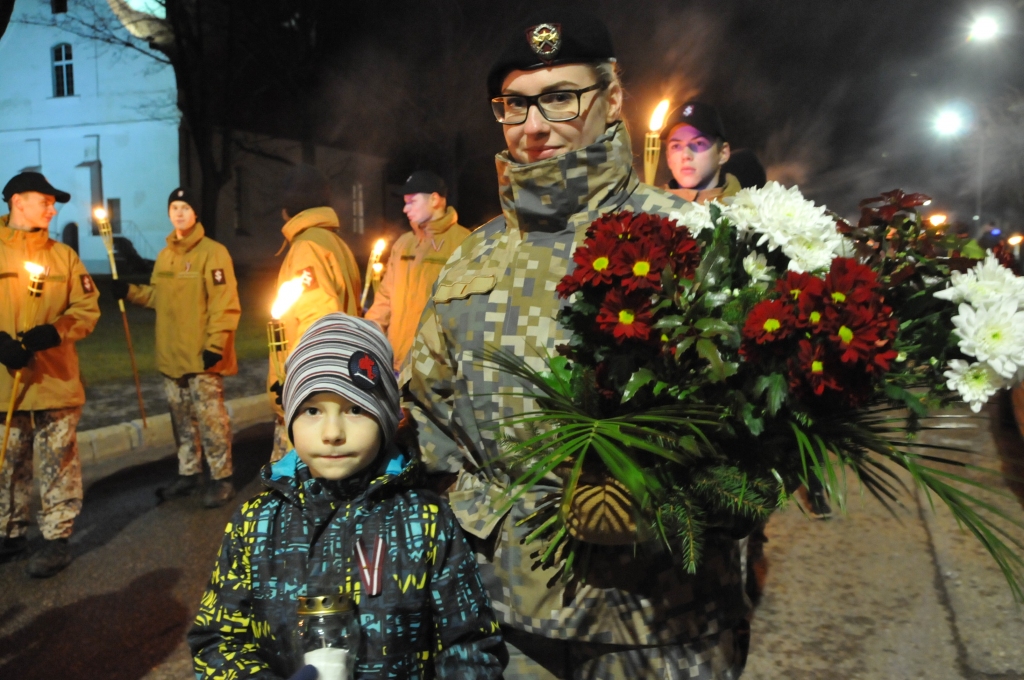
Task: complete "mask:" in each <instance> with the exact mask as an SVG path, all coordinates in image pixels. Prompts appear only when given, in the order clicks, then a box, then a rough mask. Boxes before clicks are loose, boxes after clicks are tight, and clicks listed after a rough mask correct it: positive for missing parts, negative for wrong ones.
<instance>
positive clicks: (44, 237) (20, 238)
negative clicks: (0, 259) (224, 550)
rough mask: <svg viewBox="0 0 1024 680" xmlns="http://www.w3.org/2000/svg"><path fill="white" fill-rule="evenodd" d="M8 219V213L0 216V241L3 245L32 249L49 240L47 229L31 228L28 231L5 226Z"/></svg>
mask: <svg viewBox="0 0 1024 680" xmlns="http://www.w3.org/2000/svg"><path fill="white" fill-rule="evenodd" d="M10 219H11V216H10V215H4V216H2V217H0V242H2V243H3V244H4V245H6V246H8V247H11V248H17V249H19V250H21V249H25V250H28V251H33V250H38V249H40V248H42V247H43V246H44V245H46V242H47V241H49V240H50V230H49V229H32V230H30V231H23V230H21V229H15V228H14V227H9V226H7V225H8V223H9V222H10Z"/></svg>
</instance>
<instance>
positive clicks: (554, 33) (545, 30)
mask: <svg viewBox="0 0 1024 680" xmlns="http://www.w3.org/2000/svg"><path fill="white" fill-rule="evenodd" d="M526 40H527V42H529V43H530V49H531V50H533V51H534V53H535V54H536V55H537V56H538V57H540V58H541V60H543V61H551V60H553V59H554V58H555V56H556V55H557V54H558V50H560V49H561V48H562V25H561V24H538V25H536V26H532V27H530V28H528V29H526Z"/></svg>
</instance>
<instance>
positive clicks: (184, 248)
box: [167, 222, 206, 254]
mask: <svg viewBox="0 0 1024 680" xmlns="http://www.w3.org/2000/svg"><path fill="white" fill-rule="evenodd" d="M204 236H206V230H205V229H203V223H202V222H196V226H194V227H192V231H190V232H189V233H188V236H186V237H185V238H183V239H179V238H178V232H176V231H172V232H171V233H170V234H168V235H167V247H168V248H170V249H171V250H173V251H174V252H176V253H178V254H181V253H187V252H188V251H190V250H192V249H193V248H195V247H196V244H197V243H199V242H200V241H202V240H203V237H204Z"/></svg>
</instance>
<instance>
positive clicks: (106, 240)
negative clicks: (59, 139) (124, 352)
mask: <svg viewBox="0 0 1024 680" xmlns="http://www.w3.org/2000/svg"><path fill="white" fill-rule="evenodd" d="M92 214H93V217H95V218H96V223H97V224H98V225H99V228H100V238H102V239H103V245H104V246H105V247H106V249H107V257H109V258H110V275H111V276H112V277H113V279H114V280H115V281H116V280H117V263H116V262H115V261H114V230H113V228H112V227H111V225H110V219H109V218H108V217H107V211H106V210H104V209H103V208H96V209H95V210H93V212H92ZM117 306H118V307H119V308H120V309H121V321H122V322H123V323H124V338H125V340H127V341H128V358H129V359H131V362H132V377H133V378H135V394H136V396H138V398H139V413H140V414H142V426H143V427H149V424H148V423H147V422H146V406H145V405H144V404H143V402H142V385H141V384H140V383H139V368H138V366H136V365H135V348H134V347H133V346H132V334H131V331H129V330H128V313H127V312H126V311H125V310H124V300H118V301H117Z"/></svg>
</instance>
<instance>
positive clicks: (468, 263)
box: [406, 124, 748, 645]
mask: <svg viewBox="0 0 1024 680" xmlns="http://www.w3.org/2000/svg"><path fill="white" fill-rule="evenodd" d="M632 160H633V157H632V150H631V148H630V144H629V137H628V134H627V133H626V130H625V128H624V126H623V125H622V124H616V125H614V126H612V127H611V128H609V130H608V132H607V133H605V135H603V136H602V137H601V138H600V139H599V140H598V141H597V142H596V143H595V144H593V145H591V146H589V147H587V148H585V149H582V150H580V151H576V152H573V153H569V154H566V155H563V156H558V157H556V158H552V159H548V160H543V161H539V162H537V163H531V164H524V165H520V164H516V163H513V162H511V161H510V160H509V158H508V156H507V152H503V153H501V154H499V155H498V157H497V166H498V183H499V192H500V197H501V202H502V212H503V216H501V217H498V218H496V219H494V220H492V221H491V222H489V223H488V224H485V225H484V226H482V227H480V228H479V229H478V230H476V231H475V232H474V233H473V234H471V235H470V236H469V238H467V239H466V241H464V242H463V244H462V246H461V248H460V249H459V250H458V251H456V252H455V253H454V254H453V255H452V258H451V260H449V261H448V264H447V265H446V267H445V269H444V271H442V272H441V274H440V278H439V279H438V283H437V286H436V288H435V290H434V295H433V297H432V299H431V301H430V302H429V303H428V304H427V308H426V310H425V311H424V314H423V318H422V321H421V324H420V331H419V334H418V336H417V339H416V342H415V344H414V345H413V349H412V353H411V355H410V358H409V362H408V363H407V365H406V370H407V371H409V373H408V376H409V378H410V382H409V385H408V388H409V391H410V394H411V395H412V399H413V403H412V405H411V406H412V412H413V416H414V417H415V418H416V420H417V425H418V427H419V441H420V448H421V450H422V456H423V460H424V462H425V464H426V466H427V468H428V470H431V471H435V472H457V473H458V479H457V481H456V483H455V486H454V488H453V489H452V490H451V492H450V494H449V499H450V502H451V504H452V510H453V511H454V512H455V516H456V517H457V518H458V520H459V522H460V523H461V524H462V526H463V528H464V529H465V530H466V531H467V532H468V533H470V534H472V535H473V536H475V537H476V538H477V539H480V540H479V541H477V542H476V545H477V547H478V550H479V552H480V555H479V557H478V560H479V561H480V562H481V569H482V574H483V577H484V582H485V583H486V584H487V586H488V589H489V590H490V593H491V598H492V601H493V602H494V608H495V611H496V612H497V613H498V615H499V617H501V619H502V623H505V624H508V625H512V626H514V627H516V628H519V629H522V630H525V631H527V632H530V633H535V634H539V635H544V636H547V637H550V638H556V639H573V640H586V641H591V642H603V643H612V644H623V645H654V644H676V643H683V644H685V643H688V642H690V641H695V640H696V639H697V638H699V637H702V636H713V635H715V633H717V632H719V631H724V630H726V629H729V628H732V627H733V626H735V625H736V624H737V623H738V622H739V621H740V620H741V619H742V617H743V616H744V615H745V614H746V613H747V611H748V601H747V600H746V599H745V598H744V595H743V592H742V586H741V583H742V579H741V569H740V562H739V554H738V548H737V545H736V542H735V541H733V540H728V539H726V538H724V537H723V538H721V539H719V540H718V541H717V542H711V541H709V544H708V546H707V551H706V554H705V561H704V564H703V566H702V569H701V571H699V572H698V574H696V575H693V576H691V575H688V574H687V573H686V572H685V571H684V569H683V568H682V567H681V566H679V564H678V562H675V561H674V560H675V559H676V558H673V557H672V556H670V555H667V554H666V553H665V552H663V551H660V550H659V548H658V546H657V545H641V546H633V545H629V546H622V547H612V548H604V547H601V548H597V547H595V550H596V552H595V554H594V556H593V557H592V559H591V561H590V571H589V573H588V576H587V580H586V582H585V584H576V585H575V586H574V587H567V586H565V585H563V584H562V583H561V581H560V580H559V579H558V578H557V577H556V573H555V571H554V570H550V569H539V568H537V569H534V568H533V567H534V559H533V558H532V557H531V553H533V552H535V551H536V550H537V545H521V539H522V538H523V537H524V536H525V534H526V533H527V529H526V527H517V526H515V523H516V521H518V520H520V519H522V518H524V517H526V516H528V515H529V514H531V513H532V512H533V511H534V510H535V509H536V508H537V507H538V504H539V503H540V502H541V501H542V500H543V499H545V497H548V498H550V494H552V493H555V492H557V491H558V488H559V481H558V479H557V478H554V477H552V478H550V479H548V480H547V485H546V486H545V484H544V483H542V484H540V485H538V486H537V487H534V490H532V491H531V492H530V493H527V494H526V495H525V496H524V497H523V498H522V499H521V500H520V501H519V502H518V503H517V504H516V506H515V507H513V508H512V510H511V512H510V513H509V514H508V515H506V516H504V517H502V516H500V515H498V514H497V512H496V511H495V508H497V507H498V506H500V505H501V504H502V503H501V501H500V500H499V499H500V498H501V496H502V492H503V490H504V489H505V485H506V484H507V482H508V477H507V476H506V475H505V474H504V473H503V472H502V471H501V465H500V464H496V461H497V459H498V458H499V457H500V455H501V452H500V448H499V445H498V442H497V438H498V435H499V432H498V431H497V429H496V427H495V425H494V423H496V422H497V421H498V419H500V418H503V417H508V416H512V415H514V414H517V413H524V412H527V411H530V410H533V409H535V408H536V406H535V405H534V404H532V403H531V402H530V401H528V400H526V399H524V398H523V397H522V396H520V395H518V394H514V393H513V392H514V390H516V388H518V387H520V386H519V385H518V383H517V382H516V381H515V379H513V378H511V377H510V376H508V375H507V374H505V373H501V372H499V371H497V370H496V369H494V368H491V367H488V366H483V365H482V363H481V352H482V351H483V350H484V349H485V348H500V349H502V350H504V351H507V352H512V353H514V354H516V355H518V356H520V357H524V358H525V359H526V360H527V361H528V362H529V363H530V365H531V366H532V367H533V368H535V369H542V368H543V366H544V364H543V361H542V359H541V357H544V356H553V355H554V354H555V347H556V346H557V345H559V344H562V343H565V342H567V341H568V339H569V334H568V332H567V331H566V330H565V329H563V328H562V327H561V326H559V324H558V323H557V322H556V320H555V318H556V315H557V313H558V309H559V306H560V304H561V303H560V301H559V299H558V297H557V295H556V293H555V286H556V285H557V284H558V282H559V280H560V279H561V278H562V277H563V276H564V275H565V274H566V272H567V271H568V270H569V267H570V265H571V264H572V253H573V250H574V249H575V247H576V246H577V245H579V244H580V243H581V242H582V241H583V238H584V235H585V232H586V229H587V227H588V226H589V225H590V224H591V223H592V222H593V221H594V219H595V218H597V217H598V216H599V215H601V214H604V213H607V212H610V211H616V210H631V211H643V212H650V213H657V214H663V215H667V214H670V213H671V212H672V211H673V210H677V209H679V208H681V207H682V206H683V205H684V204H685V203H684V201H683V200H682V199H680V198H678V197H675V196H673V195H672V194H670V193H668V192H666V191H664V190H661V189H657V188H655V187H651V186H648V185H644V184H641V183H640V182H639V180H638V179H637V178H636V175H635V173H634V172H633V170H632ZM504 434H505V435H507V436H511V437H517V438H522V437H523V436H524V434H525V433H524V432H517V431H506V432H504ZM570 585H571V584H570Z"/></svg>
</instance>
